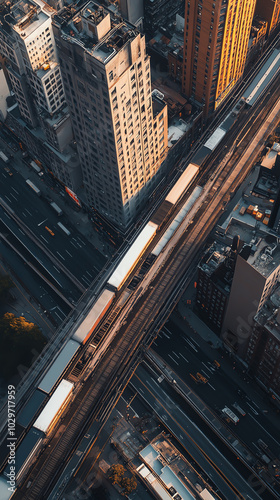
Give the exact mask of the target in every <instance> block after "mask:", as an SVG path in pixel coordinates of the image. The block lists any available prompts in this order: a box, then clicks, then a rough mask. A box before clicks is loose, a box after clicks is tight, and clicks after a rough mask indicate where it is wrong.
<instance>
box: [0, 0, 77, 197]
mask: <svg viewBox="0 0 280 500" xmlns="http://www.w3.org/2000/svg"><path fill="white" fill-rule="evenodd" d="M54 14H55V10H54V9H53V8H51V7H50V6H49V5H48V4H46V3H45V2H43V1H41V0H20V1H19V2H17V3H14V4H13V5H10V2H6V3H5V2H4V3H3V4H2V10H1V14H0V23H1V29H0V53H1V56H2V57H3V58H4V61H5V66H6V70H7V73H8V77H9V82H10V85H11V87H12V90H13V93H14V96H15V99H16V101H17V105H18V106H17V108H16V109H13V110H12V112H11V113H10V114H8V117H7V120H8V121H9V124H10V126H12V127H13V128H14V130H15V131H16V133H17V135H18V136H19V138H20V139H21V141H22V142H23V143H25V144H26V146H27V147H28V149H29V150H30V152H31V154H33V155H36V156H37V158H38V159H39V160H40V161H41V162H43V164H44V166H45V167H47V168H49V169H50V170H51V171H52V172H53V174H54V175H55V176H56V177H57V178H58V179H59V180H61V181H62V182H63V183H64V184H65V185H67V186H68V187H70V188H72V189H73V188H76V187H77V186H79V185H81V174H80V172H79V163H78V158H77V155H76V153H75V151H73V150H71V147H70V144H71V141H72V139H73V133H72V126H71V120H70V115H69V111H68V109H67V106H66V102H65V97H64V89H63V83H62V77H61V72H60V65H59V62H58V58H57V53H56V46H55V40H54V35H53V29H52V16H53V15H54ZM75 155H76V156H75Z"/></svg>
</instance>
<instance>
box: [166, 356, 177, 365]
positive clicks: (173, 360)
mask: <svg viewBox="0 0 280 500" xmlns="http://www.w3.org/2000/svg"><path fill="white" fill-rule="evenodd" d="M168 356H169V357H170V359H172V361H173V362H174V363H176V365H178V366H179V363H177V361H175V359H174V358H172V356H171V355H170V354H168Z"/></svg>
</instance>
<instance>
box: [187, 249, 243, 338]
mask: <svg viewBox="0 0 280 500" xmlns="http://www.w3.org/2000/svg"><path fill="white" fill-rule="evenodd" d="M236 257H237V253H236V252H235V251H233V250H232V249H229V248H228V247H226V248H225V247H224V246H222V244H217V243H216V242H215V243H213V245H212V246H211V248H210V249H209V250H208V251H207V252H206V254H205V255H204V256H203V258H202V259H201V261H200V263H199V265H198V276H197V286H196V302H195V309H196V311H197V312H198V314H199V316H200V317H201V318H202V319H203V321H205V323H207V324H208V326H209V327H210V328H212V329H213V330H214V331H215V332H216V333H220V331H221V328H222V324H223V320H224V315H225V311H226V308H227V303H228V298H229V294H230V287H231V282H232V278H233V272H234V266H235V261H236Z"/></svg>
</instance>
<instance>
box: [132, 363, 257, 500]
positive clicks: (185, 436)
mask: <svg viewBox="0 0 280 500" xmlns="http://www.w3.org/2000/svg"><path fill="white" fill-rule="evenodd" d="M138 370H139V368H137V372H136V375H134V377H133V378H132V380H131V384H132V385H133V386H134V387H135V388H136V389H137V390H138V391H139V394H140V395H141V397H142V398H143V399H145V401H147V403H148V404H149V405H150V406H151V407H152V408H153V410H154V411H155V412H156V414H157V415H158V417H159V419H160V420H161V421H162V422H163V423H164V425H165V426H167V427H168V428H169V430H170V431H171V432H172V434H173V435H174V436H175V437H176V438H177V439H178V441H179V442H180V443H181V444H182V445H183V447H184V448H185V449H186V450H187V452H188V453H189V454H190V455H191V456H192V457H193V459H194V460H195V461H196V462H197V463H198V464H199V466H200V467H201V468H202V469H203V470H204V471H205V473H206V474H207V475H208V476H209V478H210V479H211V481H213V483H214V484H215V485H216V486H217V487H218V488H219V490H220V491H221V493H222V494H223V495H225V497H226V498H227V499H228V500H231V499H234V500H236V493H235V491H233V489H231V488H230V487H229V485H228V484H227V483H226V482H225V481H224V479H223V477H222V476H221V475H220V473H218V472H217V471H216V469H215V468H214V467H213V466H212V464H211V462H210V460H213V455H215V456H216V460H215V462H217V464H218V465H217V466H218V467H221V468H222V470H223V473H226V474H227V475H228V474H229V476H230V477H231V475H232V476H233V477H232V479H233V481H235V480H236V477H237V473H236V470H233V471H232V473H231V474H230V472H229V470H230V469H232V467H231V466H230V464H228V465H229V467H227V461H226V460H225V459H224V457H223V456H220V454H219V452H218V450H217V449H216V448H215V447H214V446H213V445H211V443H209V441H208V440H207V438H206V437H205V439H201V436H200V430H199V428H198V427H197V426H196V425H195V424H194V423H193V422H192V421H191V420H190V419H189V418H188V416H187V415H186V414H185V413H184V412H182V411H181V409H180V408H179V407H177V405H176V404H175V403H174V402H173V400H172V399H171V398H170V397H169V396H168V395H167V394H166V393H165V392H163V391H162V390H161V388H160V386H159V384H155V383H154V382H153V381H152V379H151V380H148V379H145V382H143V381H142V377H141V379H140V377H138ZM175 407H176V410H174V408H175ZM175 411H176V418H175V416H174V413H175ZM213 451H214V454H213V455H212V453H213ZM208 457H209V458H208ZM228 469H229V470H228ZM241 480H242V483H239V484H242V486H243V482H244V480H243V479H242V478H241ZM245 487H246V488H245V489H244V491H246V490H247V484H246V483H245ZM239 491H240V488H239ZM253 493H254V492H253ZM252 498H254V499H256V500H259V497H258V496H253V495H252Z"/></svg>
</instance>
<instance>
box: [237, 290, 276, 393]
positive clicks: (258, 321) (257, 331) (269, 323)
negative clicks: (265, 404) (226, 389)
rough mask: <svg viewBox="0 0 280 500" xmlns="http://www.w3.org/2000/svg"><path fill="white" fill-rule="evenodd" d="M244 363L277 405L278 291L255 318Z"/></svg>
mask: <svg viewBox="0 0 280 500" xmlns="http://www.w3.org/2000/svg"><path fill="white" fill-rule="evenodd" d="M245 361H246V363H247V364H248V368H249V370H250V372H251V373H252V375H254V376H255V377H256V379H257V380H258V382H259V383H260V384H261V386H262V387H263V388H264V389H265V390H266V391H268V392H271V394H274V395H275V396H276V397H277V398H279V401H280V288H279V287H278V288H277V289H276V290H275V292H274V293H273V294H272V295H271V296H270V297H269V298H268V300H267V301H266V302H265V304H264V305H263V307H262V308H261V309H260V311H259V312H258V314H257V315H256V316H255V317H254V321H253V327H252V334H251V336H250V340H249V344H248V349H247V352H246V356H245Z"/></svg>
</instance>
